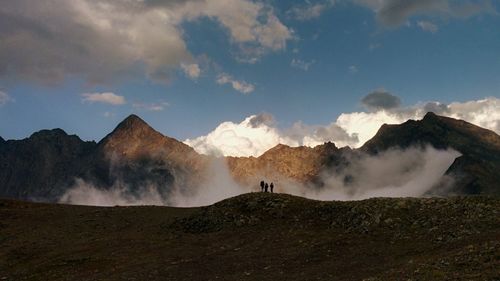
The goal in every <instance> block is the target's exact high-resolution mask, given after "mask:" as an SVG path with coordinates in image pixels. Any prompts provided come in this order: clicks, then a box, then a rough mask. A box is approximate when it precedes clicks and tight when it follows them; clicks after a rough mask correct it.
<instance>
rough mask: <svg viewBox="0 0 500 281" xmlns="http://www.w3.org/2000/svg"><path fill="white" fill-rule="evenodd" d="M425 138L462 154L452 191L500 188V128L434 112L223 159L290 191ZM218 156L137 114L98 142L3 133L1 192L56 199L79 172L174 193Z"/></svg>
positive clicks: (53, 134)
mask: <svg viewBox="0 0 500 281" xmlns="http://www.w3.org/2000/svg"><path fill="white" fill-rule="evenodd" d="M424 146H432V147H434V148H436V149H453V150H456V151H458V152H459V153H460V154H461V156H459V157H458V158H456V159H455V161H454V162H453V164H452V165H451V166H450V167H449V169H448V170H447V171H446V173H445V175H443V176H445V177H446V176H448V177H453V179H454V183H453V187H452V188H451V189H448V192H449V194H493V195H500V173H499V172H498V171H500V136H499V135H497V134H496V133H494V132H492V131H490V130H487V129H484V128H481V127H478V126H475V125H472V124H470V123H467V122H465V121H461V120H456V119H452V118H447V117H442V116H438V115H436V114H434V113H428V114H427V115H425V117H424V118H423V119H422V120H419V121H414V120H409V121H407V122H405V123H403V124H399V125H383V126H382V127H381V128H380V130H379V131H378V133H377V134H376V135H375V137H373V138H372V139H371V140H369V141H368V142H366V143H365V144H364V145H363V146H362V147H361V148H359V149H351V148H349V147H343V148H338V147H336V146H335V144H333V143H331V142H328V143H324V144H323V145H319V146H316V147H314V148H310V147H305V146H301V147H289V146H286V145H282V144H279V145H277V146H275V147H274V148H272V149H270V150H268V151H267V152H265V153H264V154H262V155H261V156H259V157H225V158H224V159H223V160H224V161H225V164H226V166H227V168H228V171H229V174H230V175H231V176H232V178H233V179H234V180H235V181H236V182H237V183H239V184H240V185H242V186H247V187H248V190H255V189H256V188H257V185H258V182H259V181H260V180H261V179H266V180H269V181H274V182H277V183H278V184H279V186H280V187H281V191H284V192H286V191H287V184H301V185H304V186H307V187H308V188H311V189H315V188H319V189H320V188H322V187H324V186H325V185H326V184H327V183H325V181H324V178H323V177H322V175H324V174H325V173H330V174H336V173H337V174H343V175H344V182H346V183H350V182H355V181H356V173H352V171H350V169H349V167H350V166H352V163H353V159H359V158H362V157H366V156H376V155H379V154H382V153H384V152H386V151H389V150H391V149H402V150H404V149H408V148H411V147H424ZM219 160H220V159H219ZM214 161H215V159H214V158H213V157H210V156H206V155H201V154H198V153H197V152H196V151H195V150H194V149H193V148H191V147H190V146H188V145H186V144H184V143H182V142H180V141H178V140H175V139H173V138H170V137H167V136H164V135H162V134H161V133H159V132H157V131H155V130H154V129H153V128H151V127H150V126H149V125H148V124H147V123H146V122H144V121H143V120H142V119H141V118H139V117H138V116H136V115H130V116H129V117H127V118H126V119H125V120H123V121H122V122H121V123H120V124H118V126H117V127H116V128H115V129H114V130H113V131H112V132H111V133H110V134H108V135H107V136H106V137H104V138H103V139H102V140H101V141H99V142H97V143H96V142H94V141H83V140H81V139H80V138H79V137H78V136H76V135H68V134H66V132H64V131H63V130H61V129H53V130H41V131H39V132H36V133H34V134H32V135H31V136H30V137H28V138H26V139H22V140H4V139H3V138H1V137H0V197H8V198H17V199H24V200H36V201H47V202H55V201H58V200H59V198H60V197H61V196H62V195H63V194H64V193H65V192H66V191H67V190H68V189H69V188H71V187H72V186H74V185H75V184H76V182H77V181H78V180H79V179H80V180H83V181H85V182H87V183H90V184H92V185H93V186H95V187H97V188H99V189H102V190H109V189H112V188H114V187H117V186H120V187H121V188H123V187H124V186H125V187H126V191H127V193H129V194H131V195H137V194H140V193H141V192H143V191H144V190H145V189H150V188H154V189H155V190H156V191H157V192H158V193H159V194H160V195H161V196H162V197H163V198H168V196H170V194H171V193H172V192H173V191H175V192H180V193H185V194H189V193H190V191H191V190H192V189H193V188H195V187H198V186H200V185H203V183H205V182H207V181H209V180H210V178H211V177H212V176H213V175H212V174H211V173H210V171H211V169H210V167H211V165H212V164H213V162H214ZM351 170H352V169H351ZM346 171H350V174H349V173H347V172H346ZM346 186H348V184H347V185H346Z"/></svg>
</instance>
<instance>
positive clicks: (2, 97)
mask: <svg viewBox="0 0 500 281" xmlns="http://www.w3.org/2000/svg"><path fill="white" fill-rule="evenodd" d="M12 101H14V99H13V98H11V97H10V96H9V95H8V94H7V93H6V92H4V91H0V106H4V105H6V104H7V103H9V102H12Z"/></svg>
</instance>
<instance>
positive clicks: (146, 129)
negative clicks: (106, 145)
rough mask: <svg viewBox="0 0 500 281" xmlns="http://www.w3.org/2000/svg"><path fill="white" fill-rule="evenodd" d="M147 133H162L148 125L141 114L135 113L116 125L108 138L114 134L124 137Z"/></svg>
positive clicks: (144, 135) (145, 134)
mask: <svg viewBox="0 0 500 281" xmlns="http://www.w3.org/2000/svg"><path fill="white" fill-rule="evenodd" d="M147 135H161V134H160V133H158V132H157V131H155V130H154V129H153V128H151V126H149V125H148V123H146V122H145V121H144V120H142V119H141V118H140V117H139V116H137V115H135V114H131V115H129V116H128V117H127V118H125V119H124V120H123V121H122V122H120V123H119V124H118V126H116V128H115V129H114V130H113V131H112V132H111V133H110V134H109V135H108V136H106V138H109V137H112V136H119V137H120V138H122V137H127V136H129V137H134V136H136V137H137V136H143V137H146V136H147ZM106 138H105V139H106Z"/></svg>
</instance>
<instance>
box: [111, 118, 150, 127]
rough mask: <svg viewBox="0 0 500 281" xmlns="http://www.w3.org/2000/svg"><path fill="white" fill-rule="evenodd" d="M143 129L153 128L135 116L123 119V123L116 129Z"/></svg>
mask: <svg viewBox="0 0 500 281" xmlns="http://www.w3.org/2000/svg"><path fill="white" fill-rule="evenodd" d="M142 127H149V128H151V127H150V126H149V125H148V123H146V121H144V120H142V119H141V118H140V117H139V116H137V115H135V114H130V115H129V116H127V118H125V119H123V121H122V122H120V123H119V124H118V126H116V129H115V130H117V129H121V130H123V129H125V130H128V129H134V128H142Z"/></svg>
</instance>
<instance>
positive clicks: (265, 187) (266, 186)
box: [264, 182, 269, 192]
mask: <svg viewBox="0 0 500 281" xmlns="http://www.w3.org/2000/svg"><path fill="white" fill-rule="evenodd" d="M268 188H269V185H268V184H267V182H266V185H265V186H264V190H265V192H267V189H268Z"/></svg>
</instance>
